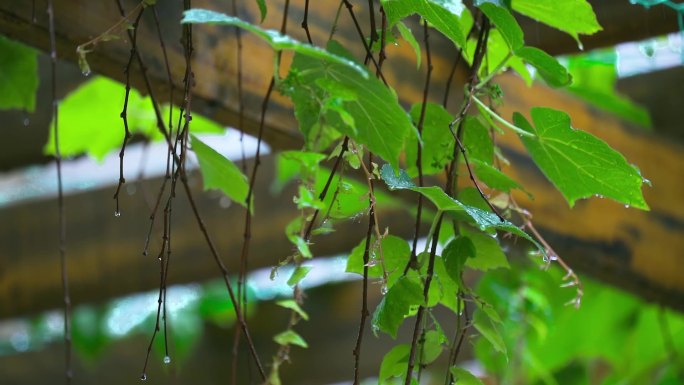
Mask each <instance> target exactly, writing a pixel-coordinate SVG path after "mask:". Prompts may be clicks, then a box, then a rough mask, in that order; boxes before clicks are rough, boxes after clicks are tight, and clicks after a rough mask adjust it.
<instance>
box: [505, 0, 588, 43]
mask: <svg viewBox="0 0 684 385" xmlns="http://www.w3.org/2000/svg"><path fill="white" fill-rule="evenodd" d="M511 5H512V6H513V10H515V11H517V12H519V13H521V14H523V15H525V16H527V17H530V18H532V19H535V20H538V21H540V22H542V23H544V24H547V25H550V26H551V27H554V28H557V29H559V30H561V31H563V32H566V33H567V34H569V35H570V36H572V37H573V38H574V39H575V40H577V41H578V42H579V37H578V35H579V34H582V35H593V34H594V33H596V32H598V31H600V30H601V26H600V25H599V23H598V21H596V15H595V14H594V10H593V9H592V8H591V4H589V2H588V1H587V0H515V1H512V2H511Z"/></svg>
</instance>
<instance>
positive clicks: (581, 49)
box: [577, 41, 584, 51]
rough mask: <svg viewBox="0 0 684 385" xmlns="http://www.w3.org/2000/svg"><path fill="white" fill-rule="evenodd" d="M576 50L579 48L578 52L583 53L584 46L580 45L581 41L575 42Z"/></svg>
mask: <svg viewBox="0 0 684 385" xmlns="http://www.w3.org/2000/svg"><path fill="white" fill-rule="evenodd" d="M577 48H579V50H580V51H584V44H582V42H581V41H577Z"/></svg>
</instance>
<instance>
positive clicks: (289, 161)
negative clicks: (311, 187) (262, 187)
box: [273, 151, 326, 191]
mask: <svg viewBox="0 0 684 385" xmlns="http://www.w3.org/2000/svg"><path fill="white" fill-rule="evenodd" d="M325 158H326V156H325V155H324V154H319V153H317V152H307V151H283V152H281V153H279V154H278V155H276V178H275V180H274V181H273V188H274V189H275V190H276V191H281V190H282V189H283V187H285V185H286V184H287V182H289V181H291V180H293V179H295V178H296V177H298V176H301V179H303V180H308V179H309V178H310V177H314V178H315V176H316V173H317V171H318V170H319V167H318V164H319V163H320V162H321V161H323V160H324V159H325Z"/></svg>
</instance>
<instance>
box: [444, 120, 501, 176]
mask: <svg viewBox="0 0 684 385" xmlns="http://www.w3.org/2000/svg"><path fill="white" fill-rule="evenodd" d="M464 125H465V126H464V127H463V147H465V149H466V153H467V154H468V160H469V161H473V160H480V161H482V162H484V163H487V164H492V162H493V161H494V142H493V141H492V136H491V135H490V133H489V130H488V129H487V127H485V126H484V125H483V124H482V122H481V121H480V119H478V118H476V117H473V116H467V117H466V120H465V122H464ZM450 136H451V140H452V141H453V140H454V139H453V135H450Z"/></svg>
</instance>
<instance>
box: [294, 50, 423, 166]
mask: <svg viewBox="0 0 684 385" xmlns="http://www.w3.org/2000/svg"><path fill="white" fill-rule="evenodd" d="M328 48H329V50H330V51H331V52H334V53H336V54H338V55H339V56H340V57H342V56H346V55H348V53H347V52H346V51H345V50H344V48H342V47H341V46H340V45H339V43H337V42H335V41H331V42H330V43H329V44H328ZM291 75H292V76H296V77H297V79H296V81H292V82H291V84H293V87H295V89H294V90H293V92H295V93H296V92H298V88H302V87H304V88H307V89H308V91H307V92H309V94H310V95H324V96H325V97H326V98H329V99H337V103H339V106H340V109H342V110H344V111H346V113H348V114H349V115H350V116H351V118H352V120H353V126H350V125H349V124H348V123H349V122H345V121H344V120H343V118H342V117H341V116H340V114H339V111H340V109H338V110H327V111H322V112H321V114H322V119H323V120H324V121H325V123H326V124H328V125H330V126H332V127H334V128H335V129H336V130H337V131H339V132H341V133H343V134H346V135H349V137H351V138H352V139H354V141H355V142H356V143H358V144H363V145H366V146H367V147H368V148H369V149H370V150H371V151H372V152H374V153H375V154H377V155H379V156H380V157H382V158H383V159H385V160H386V161H388V162H390V163H392V164H394V165H396V164H397V163H398V161H399V154H400V152H401V150H402V148H403V146H404V141H405V139H406V137H407V136H408V135H409V133H410V132H412V131H414V130H415V129H414V127H413V125H412V124H411V121H410V119H409V117H408V115H407V114H406V112H405V111H404V109H403V108H402V107H401V105H399V102H398V101H397V97H396V95H395V94H394V93H393V92H392V91H391V90H390V89H389V88H387V87H386V86H385V85H384V84H383V83H382V82H381V81H379V80H378V79H376V78H374V77H373V78H364V77H363V76H360V75H359V74H358V73H357V72H356V71H354V70H351V69H349V68H348V67H347V66H344V65H340V64H338V63H334V62H329V61H326V60H321V59H320V58H312V57H307V56H302V55H295V57H294V59H293V63H292V66H291V69H290V75H288V78H290V76H291ZM322 79H326V80H325V81H322ZM322 86H324V87H326V88H325V89H323V88H322ZM305 91H306V90H305ZM350 95H353V98H351V97H350ZM304 99H305V98H304ZM298 100H299V99H293V102H294V103H295V109H297V108H298V107H297V106H296V104H297V103H298ZM307 103H308V101H307ZM300 124H302V122H301V121H300ZM305 134H306V133H305Z"/></svg>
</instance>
